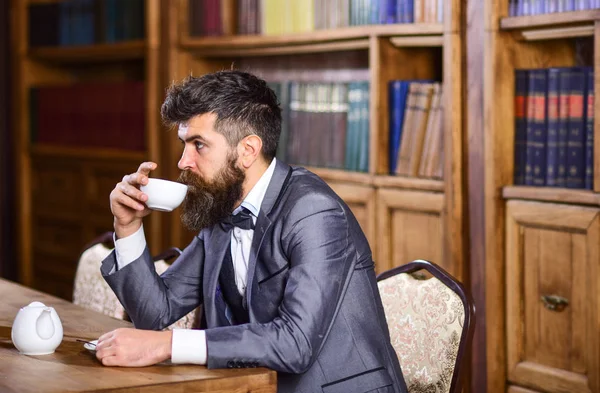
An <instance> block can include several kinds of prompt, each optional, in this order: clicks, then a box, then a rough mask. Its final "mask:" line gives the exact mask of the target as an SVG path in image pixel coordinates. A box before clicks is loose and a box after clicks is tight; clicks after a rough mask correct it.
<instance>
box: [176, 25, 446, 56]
mask: <svg viewBox="0 0 600 393" xmlns="http://www.w3.org/2000/svg"><path fill="white" fill-rule="evenodd" d="M442 34H443V25H442V24H414V23H407V24H394V25H368V26H351V27H344V28H339V29H331V30H316V31H311V32H307V33H297V34H286V35H273V36H262V35H232V36H222V37H184V38H182V40H181V46H182V47H183V48H185V49H188V50H192V51H195V52H200V53H201V55H202V56H243V55H253V56H260V55H275V54H288V53H318V52H324V51H327V52H331V51H336V50H337V51H343V50H353V49H365V48H367V47H368V39H369V38H370V37H402V40H400V41H399V42H402V43H403V45H406V46H410V41H411V37H414V40H415V42H416V43H417V44H419V45H422V44H428V45H426V46H430V45H431V44H432V42H435V44H436V45H437V44H439V38H437V39H433V38H427V40H425V41H424V40H423V39H424V37H436V36H437V37H440V36H442Z"/></svg>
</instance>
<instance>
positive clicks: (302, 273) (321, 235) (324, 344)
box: [96, 70, 406, 393]
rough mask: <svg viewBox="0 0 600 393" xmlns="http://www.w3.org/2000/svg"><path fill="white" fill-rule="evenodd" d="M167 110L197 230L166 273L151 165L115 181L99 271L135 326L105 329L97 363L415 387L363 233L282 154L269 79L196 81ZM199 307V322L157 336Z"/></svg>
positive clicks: (299, 384)
mask: <svg viewBox="0 0 600 393" xmlns="http://www.w3.org/2000/svg"><path fill="white" fill-rule="evenodd" d="M161 114H162V117H163V120H164V121H165V122H166V123H167V124H169V125H174V126H177V127H178V137H179V139H180V140H181V142H182V143H183V154H182V156H181V159H180V160H179V163H178V166H179V169H181V171H182V173H181V177H180V181H182V182H183V183H185V184H187V185H188V186H189V191H188V194H187V196H186V199H185V200H184V203H183V214H182V221H183V223H184V224H185V225H186V226H187V227H188V228H190V229H192V230H194V231H196V232H198V235H197V236H196V237H195V238H194V239H193V241H192V242H191V244H190V245H189V246H188V247H186V249H185V250H184V252H183V253H182V255H181V256H180V257H179V258H178V259H177V260H176V261H175V262H174V263H173V265H172V266H171V267H170V268H169V269H168V270H167V271H166V272H165V273H164V274H162V275H161V276H159V275H157V274H156V272H155V270H154V266H153V264H152V260H151V257H150V254H149V251H148V248H147V246H146V241H145V238H144V232H143V226H142V218H143V217H145V216H147V215H148V214H150V210H149V209H148V208H147V207H146V205H145V203H144V202H145V201H147V196H146V195H145V194H144V193H142V192H141V191H140V189H139V187H140V185H144V184H147V182H148V176H149V174H150V172H151V171H152V170H154V169H156V164H155V163H152V162H147V163H143V164H141V165H140V167H139V169H138V171H137V172H136V173H133V174H130V175H127V176H125V177H124V178H123V180H122V181H121V182H120V183H119V184H117V186H116V187H115V189H114V190H113V191H112V193H111V195H110V206H111V211H112V213H113V215H114V229H115V237H116V245H115V251H114V252H113V253H111V254H110V255H109V256H108V257H107V259H106V260H104V261H103V263H102V267H101V271H102V274H103V276H104V278H105V279H106V281H107V282H108V284H109V285H110V286H111V287H112V289H113V290H114V291H115V293H116V294H117V296H118V297H119V299H120V301H121V303H122V304H123V305H124V307H125V310H126V311H127V313H128V314H129V316H130V317H131V319H132V321H133V322H134V325H135V327H136V329H118V330H115V331H112V332H109V333H106V334H104V335H103V336H102V337H100V339H99V342H98V346H97V351H96V356H97V357H98V359H100V360H101V361H102V363H103V364H104V365H107V366H131V367H138V366H146V365H151V364H155V363H158V362H161V361H164V360H167V359H170V360H171V361H172V362H173V363H193V364H204V365H206V366H207V367H209V368H223V367H256V366H261V367H268V368H271V369H273V370H276V371H277V372H278V374H277V377H278V378H277V379H278V391H279V392H284V393H287V392H309V393H314V392H328V393H336V392H343V393H354V392H356V393H363V392H381V393H383V392H386V393H392V392H394V393H399V392H406V385H405V383H404V380H403V377H402V373H401V370H400V366H399V364H398V359H397V357H396V354H395V352H394V349H393V348H392V346H391V344H390V336H389V332H388V328H387V324H386V320H385V316H384V311H383V307H382V304H381V299H380V297H379V292H378V290H377V283H376V279H375V272H374V263H373V260H372V256H371V250H370V248H369V245H368V243H367V240H366V238H365V236H364V234H363V232H362V230H361V228H360V226H359V224H358V222H357V221H356V219H355V217H354V216H353V215H352V213H351V211H350V209H349V208H348V206H346V204H345V203H344V202H343V201H342V200H341V199H340V198H339V197H338V196H337V195H336V194H335V193H334V192H333V191H332V190H331V189H330V188H329V187H328V186H327V184H325V182H323V181H322V180H321V179H320V178H319V177H318V176H316V175H315V174H313V173H311V172H309V171H307V170H306V169H303V168H299V167H294V168H292V167H290V166H288V165H287V164H285V163H283V162H281V161H278V160H277V159H275V152H276V150H277V143H278V140H279V134H280V130H281V110H280V107H279V104H278V102H277V97H276V96H275V94H274V92H273V91H272V90H271V89H269V88H268V86H267V85H266V83H265V81H263V80H261V79H259V78H257V77H256V76H254V75H251V74H249V73H245V72H240V71H234V70H230V71H221V72H217V73H214V74H207V75H204V76H202V77H199V78H194V77H189V78H187V79H185V80H184V81H183V82H181V83H180V84H178V85H174V86H173V87H171V88H170V89H169V91H168V93H167V97H166V99H165V102H164V103H163V106H162V109H161ZM200 304H202V305H203V315H202V317H203V318H202V319H203V322H202V329H199V330H186V329H181V330H177V329H176V330H173V331H161V329H163V328H165V327H166V326H169V325H170V324H171V323H173V322H175V321H176V320H178V319H179V318H181V317H182V316H183V315H185V314H186V313H188V312H189V311H191V310H193V309H194V308H196V307H197V306H198V305H200Z"/></svg>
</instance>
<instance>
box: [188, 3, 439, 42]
mask: <svg viewBox="0 0 600 393" xmlns="http://www.w3.org/2000/svg"><path fill="white" fill-rule="evenodd" d="M221 6H222V4H221V0H190V35H192V36H218V35H222V34H224V32H223V26H222V19H221ZM443 9H444V0H239V1H238V3H237V18H238V20H237V33H238V34H262V35H276V34H287V33H299V32H308V31H314V30H319V29H334V28H338V27H346V26H358V25H372V24H393V23H442V21H443V15H444V11H443Z"/></svg>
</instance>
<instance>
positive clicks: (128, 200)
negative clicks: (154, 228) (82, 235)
mask: <svg viewBox="0 0 600 393" xmlns="http://www.w3.org/2000/svg"><path fill="white" fill-rule="evenodd" d="M156 167H157V165H156V164H155V163H153V162H143V163H142V164H141V165H140V167H139V168H138V170H137V172H135V173H132V174H130V175H125V176H123V180H122V181H121V182H119V183H117V185H116V186H115V188H114V189H113V190H112V192H111V193H110V211H111V212H112V214H113V216H114V217H115V219H114V227H115V234H116V235H117V238H124V237H127V236H129V235H131V234H133V233H135V231H137V230H138V229H139V228H140V227H141V226H142V219H143V218H144V217H146V216H147V215H148V214H150V212H151V210H150V209H148V207H147V206H146V205H145V203H146V201H147V200H148V196H147V195H146V194H144V193H143V192H141V191H140V186H142V185H146V184H148V175H149V174H150V172H151V171H153V170H154V169H156Z"/></svg>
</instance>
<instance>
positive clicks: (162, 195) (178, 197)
mask: <svg viewBox="0 0 600 393" xmlns="http://www.w3.org/2000/svg"><path fill="white" fill-rule="evenodd" d="M140 190H141V191H142V192H143V193H144V194H146V195H148V200H147V201H146V206H148V207H149V208H150V209H152V210H158V211H162V212H170V211H172V210H173V209H175V208H176V207H177V206H179V205H180V204H181V202H183V199H184V198H185V194H186V193H187V190H188V187H187V186H186V185H185V184H182V183H178V182H174V181H169V180H164V179H156V178H149V179H148V184H146V185H145V186H141V187H140Z"/></svg>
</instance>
